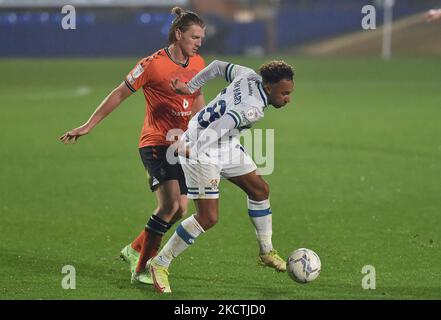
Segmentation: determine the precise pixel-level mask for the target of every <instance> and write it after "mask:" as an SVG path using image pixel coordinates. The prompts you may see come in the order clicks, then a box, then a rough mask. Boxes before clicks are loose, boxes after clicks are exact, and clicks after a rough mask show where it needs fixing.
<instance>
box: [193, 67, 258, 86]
mask: <svg viewBox="0 0 441 320" xmlns="http://www.w3.org/2000/svg"><path fill="white" fill-rule="evenodd" d="M250 73H253V74H256V73H255V72H254V70H253V69H250V68H247V67H243V66H239V65H235V64H231V63H228V62H225V61H219V60H214V61H213V62H212V63H210V64H209V65H208V66H207V67H206V68H204V69H203V70H202V71H200V72H199V73H198V74H197V75H195V76H194V77H193V79H191V80H190V81H189V82H188V83H187V87H188V89H189V90H190V92H191V93H194V92H195V91H197V90H199V89H200V88H201V87H202V86H203V85H204V84H206V83H207V82H208V81H210V80H212V79H214V78H217V77H223V78H225V80H227V81H228V82H232V81H233V80H234V78H236V77H237V76H242V75H245V74H250ZM256 75H257V74H256Z"/></svg>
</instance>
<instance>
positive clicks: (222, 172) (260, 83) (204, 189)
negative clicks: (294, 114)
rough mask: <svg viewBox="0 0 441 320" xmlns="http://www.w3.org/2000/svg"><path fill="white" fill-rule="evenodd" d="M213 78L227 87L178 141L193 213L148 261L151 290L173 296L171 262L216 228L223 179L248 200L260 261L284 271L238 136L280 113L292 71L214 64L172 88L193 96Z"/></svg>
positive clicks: (261, 183)
mask: <svg viewBox="0 0 441 320" xmlns="http://www.w3.org/2000/svg"><path fill="white" fill-rule="evenodd" d="M216 77H225V79H226V80H227V81H228V82H229V83H230V84H229V85H228V86H227V87H226V88H225V89H224V90H222V91H221V92H220V93H219V95H218V96H217V97H216V98H215V99H214V100H213V101H211V102H210V103H209V104H208V105H207V106H206V107H205V108H203V109H202V110H201V111H199V112H198V113H197V114H196V115H195V116H194V117H193V118H192V119H191V120H190V123H189V126H188V130H187V131H186V132H185V133H184V134H183V136H182V138H181V144H182V145H183V148H181V150H180V155H181V156H180V162H181V165H182V169H183V171H184V174H185V179H186V184H187V187H188V198H190V199H193V200H194V202H195V206H196V210H197V213H196V214H195V215H192V216H190V217H189V218H187V219H185V220H184V221H182V223H181V224H180V225H179V226H178V227H177V229H176V232H175V233H174V234H173V236H172V237H171V238H170V239H169V241H168V242H167V243H166V244H165V246H164V247H163V248H162V250H161V251H160V252H159V254H158V255H157V256H156V257H154V258H152V259H150V260H149V261H148V262H147V267H148V269H149V271H150V273H151V275H152V278H153V281H154V286H155V289H156V290H157V291H159V292H161V293H164V292H171V288H170V284H169V281H168V267H169V265H170V263H171V261H172V260H173V259H174V258H175V257H177V256H178V255H179V254H180V253H182V252H183V251H184V250H185V249H186V248H188V247H189V246H190V245H191V244H192V243H193V242H194V240H195V239H196V238H197V237H198V236H199V235H200V234H202V233H203V232H205V231H206V230H208V229H209V228H211V227H213V226H214V225H215V224H216V222H217V220H218V215H219V209H218V208H219V189H218V185H219V180H220V178H221V177H222V178H226V179H228V180H230V181H231V182H233V183H234V184H236V185H237V186H239V187H240V188H241V189H242V190H243V191H245V193H246V194H247V196H248V214H249V216H250V219H251V221H252V223H253V225H254V227H255V230H256V236H257V240H258V243H259V247H260V253H259V262H260V263H261V264H263V265H266V266H269V267H272V268H275V269H276V270H278V271H285V270H286V262H285V261H284V260H283V259H282V258H281V257H280V256H279V255H278V254H277V251H276V250H275V249H274V248H273V245H272V241H271V237H272V212H271V208H270V202H269V186H268V184H267V183H266V182H265V180H264V179H263V178H262V177H261V176H260V175H258V173H257V167H256V165H255V163H254V161H253V160H252V159H251V157H250V156H249V155H248V154H247V153H246V151H245V150H244V148H243V147H242V146H241V145H240V142H239V139H238V136H239V134H240V131H241V130H242V129H245V128H250V127H251V126H252V125H253V124H254V123H255V122H257V121H258V120H260V119H262V118H263V117H264V112H265V110H266V109H267V108H268V107H269V106H270V105H272V106H274V107H275V108H281V107H283V106H285V105H286V104H287V103H289V102H290V94H291V93H292V92H293V89H294V70H293V69H292V67H291V66H289V65H288V64H286V63H285V62H283V61H271V62H269V63H267V64H264V65H263V66H262V67H261V68H260V75H259V74H257V73H256V72H255V71H254V70H252V69H250V68H247V67H243V66H239V65H234V64H230V63H227V62H223V61H217V60H215V61H213V62H212V63H211V64H210V65H209V66H207V67H206V68H205V69H203V70H202V71H201V72H199V73H198V74H197V75H196V76H195V77H194V78H193V79H192V80H191V81H190V82H189V83H188V84H185V83H183V82H181V81H179V80H177V79H176V80H173V81H172V83H171V86H172V87H173V89H174V90H175V91H176V92H178V93H181V94H191V93H192V92H195V91H197V90H198V89H200V88H201V87H202V86H203V85H204V84H205V83H206V82H207V81H209V80H211V79H214V78H216ZM226 155H227V156H226Z"/></svg>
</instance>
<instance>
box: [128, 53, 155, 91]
mask: <svg viewBox="0 0 441 320" xmlns="http://www.w3.org/2000/svg"><path fill="white" fill-rule="evenodd" d="M147 65H148V61H147V60H146V59H142V60H140V61H139V62H138V63H137V64H136V66H135V67H134V68H133V69H132V70H131V71H130V72H129V74H127V76H126V78H125V80H124V82H125V83H126V85H127V87H128V88H129V89H130V91H132V92H135V91H137V90H139V88H142V87H143V86H144V85H146V84H147V83H148V81H149V78H148V75H147V73H148V72H147V70H146V67H147Z"/></svg>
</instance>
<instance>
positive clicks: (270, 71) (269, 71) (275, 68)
mask: <svg viewBox="0 0 441 320" xmlns="http://www.w3.org/2000/svg"><path fill="white" fill-rule="evenodd" d="M259 73H260V75H261V76H262V78H263V82H264V83H277V82H279V81H281V80H283V79H287V80H294V73H295V72H294V69H293V68H292V67H291V66H290V65H289V64H287V63H286V62H285V61H277V60H273V61H270V62H267V63H265V64H263V65H262V66H261V67H260V69H259Z"/></svg>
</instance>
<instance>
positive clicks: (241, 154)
mask: <svg viewBox="0 0 441 320" xmlns="http://www.w3.org/2000/svg"><path fill="white" fill-rule="evenodd" d="M179 161H180V162H181V166H182V170H183V171H184V175H185V181H186V184H187V188H188V193H187V196H188V198H189V199H217V198H219V182H220V179H221V178H225V179H229V178H232V177H238V176H242V175H245V174H248V173H250V172H253V171H254V170H256V169H257V166H256V164H255V163H254V161H253V159H252V158H251V157H250V156H249V155H248V153H246V151H245V149H244V148H243V147H242V145H241V144H240V143H239V141H238V140H237V139H232V140H230V141H229V142H225V143H222V144H220V145H218V146H215V147H209V148H208V149H206V150H205V151H203V154H202V155H199V156H198V159H197V160H192V159H190V160H189V159H187V158H183V157H179Z"/></svg>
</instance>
